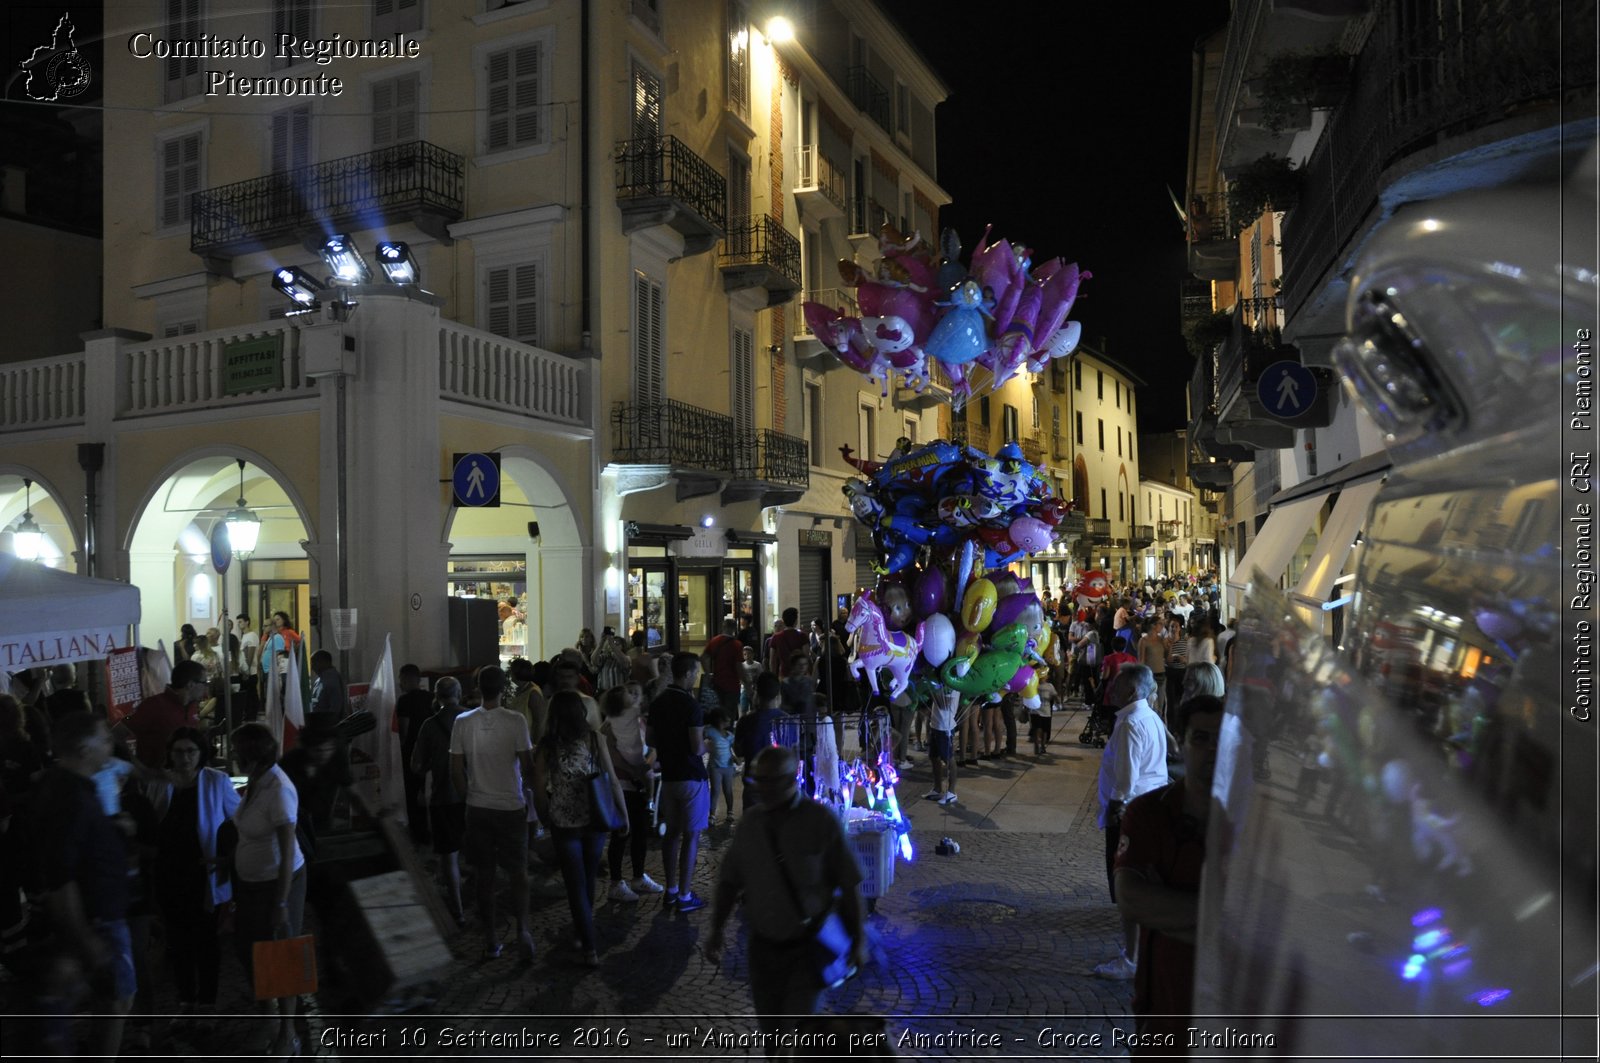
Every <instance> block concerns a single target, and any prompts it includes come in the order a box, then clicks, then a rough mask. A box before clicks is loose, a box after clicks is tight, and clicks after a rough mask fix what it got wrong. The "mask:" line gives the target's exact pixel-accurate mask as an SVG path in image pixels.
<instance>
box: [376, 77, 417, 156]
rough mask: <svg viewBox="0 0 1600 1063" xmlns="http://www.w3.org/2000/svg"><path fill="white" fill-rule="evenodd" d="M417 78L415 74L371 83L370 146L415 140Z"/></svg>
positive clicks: (379, 146)
mask: <svg viewBox="0 0 1600 1063" xmlns="http://www.w3.org/2000/svg"><path fill="white" fill-rule="evenodd" d="M419 94H420V79H419V77H418V76H417V75H416V74H407V75H405V76H403V77H394V78H388V79H386V80H384V81H375V82H373V83H372V146H373V147H375V148H383V147H388V146H389V145H391V144H405V143H409V142H410V141H413V140H416V139H417V135H418V133H417V129H418V123H417V117H418V116H417V101H418V98H419Z"/></svg>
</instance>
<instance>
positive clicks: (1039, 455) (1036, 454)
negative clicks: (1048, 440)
mask: <svg viewBox="0 0 1600 1063" xmlns="http://www.w3.org/2000/svg"><path fill="white" fill-rule="evenodd" d="M1017 445H1018V446H1020V447H1021V448H1022V458H1023V460H1024V461H1026V462H1027V463H1028V464H1029V465H1032V466H1034V467H1035V468H1038V467H1039V466H1040V465H1043V464H1044V462H1045V450H1044V440H1042V439H1039V438H1037V437H1034V436H1023V437H1022V438H1021V439H1018V440H1017Z"/></svg>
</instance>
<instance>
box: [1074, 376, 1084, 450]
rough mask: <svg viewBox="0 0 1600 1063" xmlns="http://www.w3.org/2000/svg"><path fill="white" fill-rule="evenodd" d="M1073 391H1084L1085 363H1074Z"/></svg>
mask: <svg viewBox="0 0 1600 1063" xmlns="http://www.w3.org/2000/svg"><path fill="white" fill-rule="evenodd" d="M1072 390H1073V391H1082V390H1083V363H1082V362H1073V363H1072ZM1078 442H1080V443H1082V442H1083V440H1081V439H1080V440H1078Z"/></svg>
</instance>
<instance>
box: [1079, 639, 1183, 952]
mask: <svg viewBox="0 0 1600 1063" xmlns="http://www.w3.org/2000/svg"><path fill="white" fill-rule="evenodd" d="M1155 692H1156V680H1155V676H1154V675H1153V674H1152V673H1151V671H1150V669H1149V668H1146V667H1145V666H1144V665H1142V664H1124V665H1123V666H1122V668H1121V669H1120V670H1119V671H1118V672H1117V674H1116V676H1115V677H1113V678H1112V680H1111V682H1110V684H1109V686H1108V687H1107V689H1106V694H1105V703H1106V704H1108V705H1115V706H1117V722H1116V726H1115V727H1113V728H1112V730H1111V739H1110V741H1108V742H1107V743H1106V749H1105V752H1104V753H1103V754H1102V755H1101V757H1100V827H1101V829H1103V830H1104V831H1105V832H1106V881H1107V882H1108V883H1109V884H1110V887H1111V900H1112V901H1113V902H1115V901H1116V899H1117V888H1116V879H1115V877H1114V876H1115V874H1116V872H1115V868H1114V865H1115V862H1116V857H1117V848H1118V845H1119V843H1120V842H1121V840H1122V809H1123V808H1124V806H1126V805H1127V803H1128V802H1129V801H1132V800H1133V799H1134V798H1135V797H1138V796H1139V795H1140V794H1143V793H1148V792H1149V791H1151V790H1154V789H1156V788H1157V787H1161V786H1165V785H1167V781H1168V780H1167V728H1166V725H1165V724H1163V723H1162V722H1161V717H1159V716H1157V715H1156V713H1155V710H1153V709H1152V708H1151V707H1150V699H1151V698H1153V697H1154V696H1155ZM1138 950H1139V924H1138V923H1136V922H1134V921H1133V920H1131V919H1128V918H1126V917H1124V918H1123V920H1122V952H1121V954H1120V955H1118V956H1116V957H1115V958H1113V959H1111V960H1108V961H1106V962H1105V963H1102V964H1100V965H1099V966H1098V967H1096V968H1095V969H1094V973H1095V974H1096V975H1097V976H1099V977H1101V978H1110V979H1114V980H1117V981H1127V980H1128V979H1131V978H1132V977H1133V975H1134V972H1135V971H1136V970H1137V962H1138Z"/></svg>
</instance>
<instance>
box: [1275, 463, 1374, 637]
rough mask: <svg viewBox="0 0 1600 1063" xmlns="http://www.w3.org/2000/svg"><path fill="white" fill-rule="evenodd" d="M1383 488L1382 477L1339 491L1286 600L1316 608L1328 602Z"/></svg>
mask: <svg viewBox="0 0 1600 1063" xmlns="http://www.w3.org/2000/svg"><path fill="white" fill-rule="evenodd" d="M1382 486H1383V478H1382V477H1381V476H1380V477H1374V478H1373V479H1370V480H1363V481H1362V482H1361V483H1358V484H1355V485H1353V486H1347V487H1345V488H1343V489H1342V490H1341V491H1340V492H1339V501H1337V502H1335V503H1334V504H1333V515H1332V516H1331V517H1329V518H1328V523H1327V524H1326V525H1324V526H1323V528H1322V538H1320V539H1319V540H1317V549H1316V552H1315V553H1313V554H1312V555H1311V563H1310V564H1309V565H1307V566H1306V570H1305V573H1304V575H1302V576H1301V577H1300V583H1299V585H1298V586H1296V587H1295V589H1294V591H1293V592H1292V593H1291V594H1290V597H1291V598H1292V599H1294V600H1295V601H1296V602H1301V603H1304V604H1306V605H1312V606H1320V605H1322V604H1323V603H1324V602H1326V601H1327V600H1328V592H1329V591H1330V590H1332V589H1333V581H1334V580H1335V579H1337V578H1338V577H1339V573H1340V572H1342V571H1344V564H1345V562H1346V561H1347V560H1349V558H1350V551H1351V549H1352V548H1353V547H1354V546H1355V539H1356V533H1357V532H1358V531H1360V530H1361V525H1362V524H1363V523H1364V522H1365V521H1366V519H1367V513H1368V512H1369V511H1370V510H1371V509H1372V500H1373V498H1374V497H1375V496H1376V495H1377V493H1378V489H1379V488H1381V487H1382Z"/></svg>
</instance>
